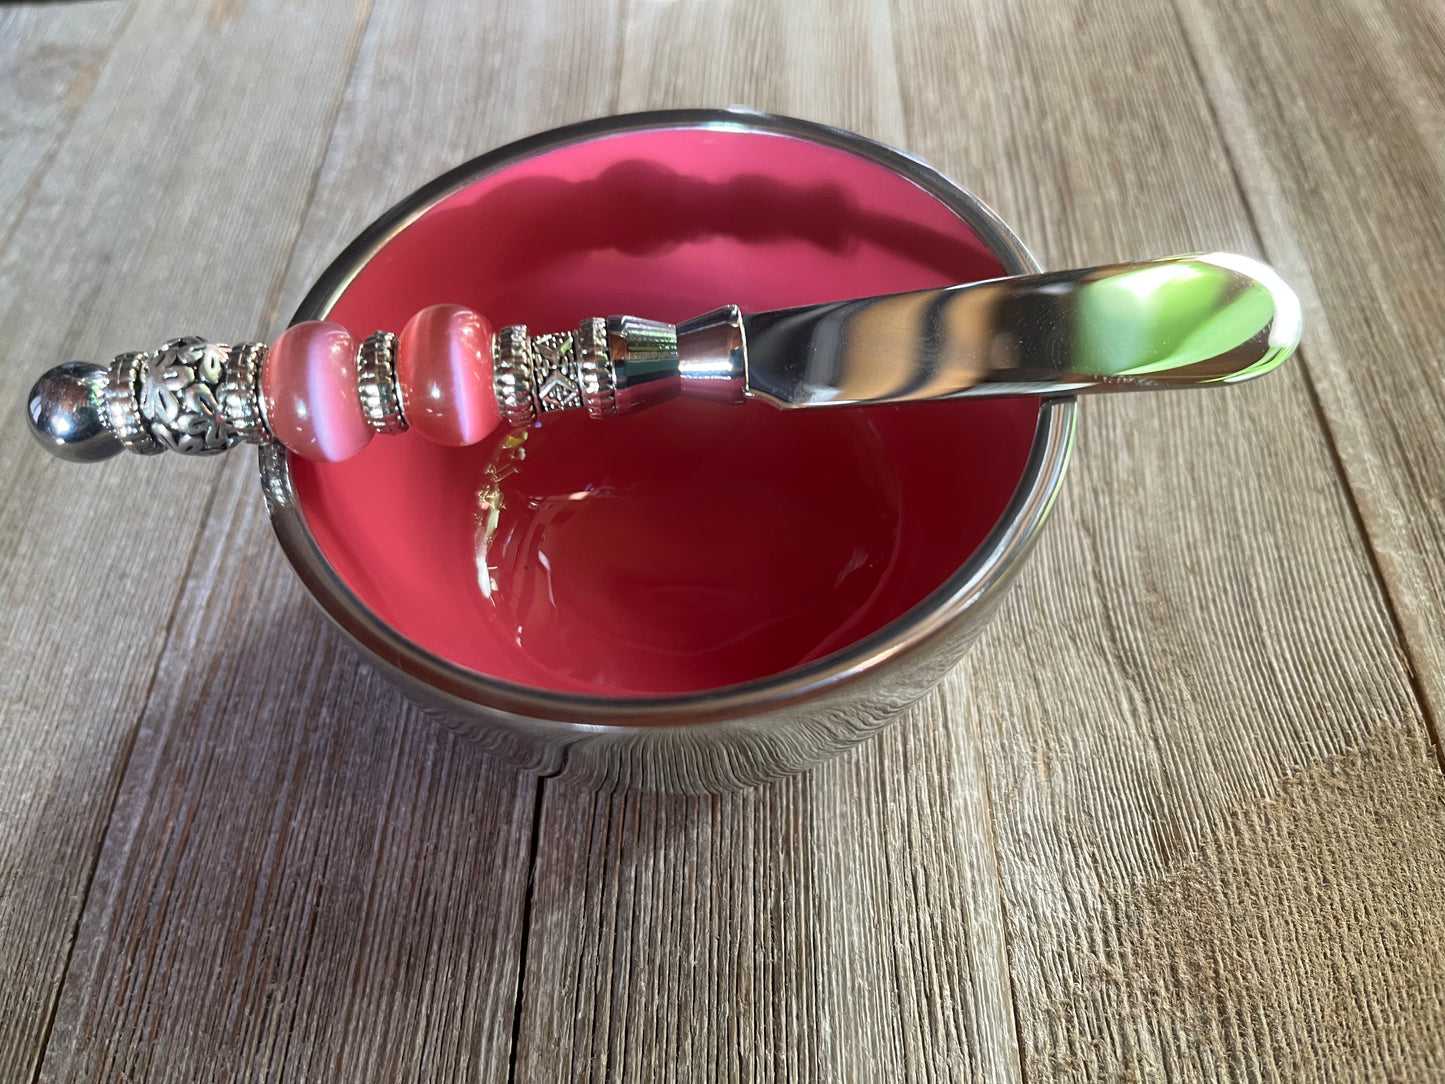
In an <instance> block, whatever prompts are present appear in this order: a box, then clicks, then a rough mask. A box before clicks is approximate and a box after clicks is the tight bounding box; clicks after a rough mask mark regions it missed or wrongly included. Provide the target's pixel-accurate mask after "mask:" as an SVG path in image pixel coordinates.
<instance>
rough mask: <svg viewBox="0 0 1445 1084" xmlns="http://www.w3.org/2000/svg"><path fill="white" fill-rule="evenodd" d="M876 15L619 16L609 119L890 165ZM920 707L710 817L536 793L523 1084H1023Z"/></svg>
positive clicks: (965, 858)
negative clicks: (617, 70) (621, 42)
mask: <svg viewBox="0 0 1445 1084" xmlns="http://www.w3.org/2000/svg"><path fill="white" fill-rule="evenodd" d="M889 18H890V14H889V9H888V6H887V5H886V4H879V3H871V2H866V0H865V2H857V3H850V4H848V5H845V6H844V7H843V8H841V9H840V8H839V6H838V5H834V4H791V5H759V4H740V3H732V4H715V5H702V6H691V5H686V4H653V3H635V4H632V5H631V6H630V8H629V14H628V21H627V35H626V44H625V47H624V52H623V63H622V82H621V88H622V89H621V95H620V100H619V108H620V109H621V110H623V111H632V110H638V109H654V108H666V107H675V106H686V105H699V104H708V105H716V104H719V103H728V102H739V103H742V104H746V105H750V106H754V107H757V108H764V109H768V110H772V111H777V112H783V113H791V114H794V115H800V116H805V117H808V118H810V119H815V120H822V121H826V122H832V123H835V124H840V125H843V126H846V127H849V128H852V129H854V130H862V131H864V132H867V133H870V134H872V135H875V136H878V137H881V138H884V139H888V140H890V141H892V142H895V143H896V142H901V141H902V139H901V137H902V132H901V130H900V122H901V110H900V106H901V103H900V99H899V97H898V81H897V73H896V71H895V69H894V66H893V54H892V36H891V31H890V29H889ZM945 714H946V709H945V706H944V702H943V700H941V699H940V698H939V697H937V696H935V697H931V698H930V699H929V700H928V701H927V702H926V703H925V704H924V705H923V706H921V707H920V708H918V709H916V710H915V711H914V712H913V713H912V715H911V716H910V720H909V722H908V723H906V724H904V725H903V726H901V727H900V728H899V729H897V730H896V731H894V732H892V733H890V734H889V735H888V736H887V737H886V738H885V739H882V740H880V741H879V742H877V743H876V744H873V745H870V746H869V747H868V749H866V750H865V751H864V752H863V753H862V754H861V755H860V756H859V757H858V758H856V759H855V760H849V761H845V762H843V763H840V764H833V765H828V766H825V767H823V768H822V769H820V770H818V771H816V772H814V773H812V774H810V775H808V776H807V777H806V778H803V779H798V780H792V781H790V782H788V783H786V784H781V785H778V786H774V787H767V788H763V789H760V790H757V791H754V792H750V793H747V794H738V795H729V796H726V797H717V798H692V799H685V798H667V797H657V796H640V795H635V794H619V795H608V794H604V795H595V794H589V793H586V792H583V791H580V790H578V789H576V788H575V787H572V786H569V785H564V784H562V783H560V782H557V781H547V782H546V783H544V790H543V806H542V808H543V812H542V818H541V821H540V824H539V834H538V840H537V865H536V870H535V873H534V882H535V888H534V893H533V904H532V917H531V923H530V930H529V933H530V936H529V939H528V944H527V956H526V973H525V979H526V983H525V990H524V994H523V1003H522V1015H521V1019H520V1023H521V1029H520V1035H519V1042H518V1049H517V1079H518V1080H556V1079H561V1080H578V1081H582V1080H588V1081H591V1080H597V1081H601V1080H639V1081H640V1080H647V1081H687V1080H698V1079H711V1078H716V1079H729V1080H749V1079H756V1080H769V1079H778V1080H820V1081H821V1080H858V1081H871V1080H889V1079H899V1078H902V1079H915V1080H1016V1079H1018V1073H1019V1067H1018V1058H1017V1043H1016V1041H1015V1038H1014V1034H1013V1026H1012V1008H1011V1004H1010V1000H1009V991H1008V978H1007V973H1006V970H1005V958H1004V953H1003V944H1002V940H1001V938H1002V926H1001V908H1000V901H999V895H998V892H999V886H998V882H997V877H996V872H995V861H994V858H993V856H992V852H991V848H990V845H989V840H988V835H987V831H986V828H985V825H986V821H987V812H986V810H985V808H984V806H983V803H982V799H983V787H982V782H981V778H980V776H979V762H978V759H977V756H976V750H974V749H972V748H967V747H965V748H958V747H956V746H955V745H954V743H953V741H952V739H951V737H950V734H949V732H948V730H947V729H946V727H945V726H944V724H943V720H944V716H945Z"/></svg>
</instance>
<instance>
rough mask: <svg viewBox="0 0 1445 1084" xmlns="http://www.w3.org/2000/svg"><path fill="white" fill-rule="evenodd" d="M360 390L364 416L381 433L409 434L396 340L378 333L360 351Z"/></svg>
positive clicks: (358, 360) (358, 352)
mask: <svg viewBox="0 0 1445 1084" xmlns="http://www.w3.org/2000/svg"><path fill="white" fill-rule="evenodd" d="M356 388H357V391H358V392H359V393H360V394H361V412H362V413H363V414H365V415H366V420H367V421H368V422H370V423H371V428H373V429H375V430H376V431H377V432H378V433H388V434H390V433H405V432H406V430H407V428H408V426H407V421H406V415H405V414H404V413H403V412H402V402H401V388H400V387H399V386H398V384H397V382H396V336H395V335H393V334H392V333H391V332H390V331H374V332H372V333H371V334H370V335H368V336H367V337H366V338H365V339H364V340H362V343H361V345H360V346H359V347H357V349H356Z"/></svg>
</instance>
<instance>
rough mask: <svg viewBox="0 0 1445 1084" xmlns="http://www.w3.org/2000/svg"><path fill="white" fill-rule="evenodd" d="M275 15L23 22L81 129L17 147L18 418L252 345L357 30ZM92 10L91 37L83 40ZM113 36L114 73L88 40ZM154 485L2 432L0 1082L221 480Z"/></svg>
mask: <svg viewBox="0 0 1445 1084" xmlns="http://www.w3.org/2000/svg"><path fill="white" fill-rule="evenodd" d="M272 6H273V5H269V4H265V3H259V4H254V5H252V8H251V9H250V11H249V12H248V13H247V14H246V15H245V16H243V17H238V18H236V19H234V20H233V21H230V22H217V21H216V19H215V18H214V13H212V12H207V11H197V10H195V8H194V6H193V5H189V4H181V3H175V4H166V3H150V4H144V5H138V6H137V8H136V10H135V12H134V13H133V14H132V15H131V16H130V17H129V18H128V19H127V20H124V25H123V27H122V26H121V23H120V22H118V21H117V19H116V12H115V9H114V8H111V7H106V6H102V7H94V8H93V7H91V6H90V5H85V6H84V7H81V6H73V7H72V6H66V7H64V8H60V7H47V8H46V9H44V10H40V9H35V10H31V11H27V12H25V13H24V16H23V18H24V20H25V23H26V25H27V26H30V27H33V28H35V33H36V35H37V36H36V37H35V38H34V39H33V40H34V43H35V45H36V47H37V48H39V49H42V50H44V49H47V48H54V49H57V50H60V52H58V53H57V54H56V55H57V58H58V59H56V60H55V63H56V64H59V65H61V66H64V65H66V64H68V63H70V62H72V61H73V62H74V63H75V64H76V69H75V71H73V72H71V73H70V74H71V75H72V77H73V79H74V80H75V81H73V82H72V83H70V84H69V85H70V86H72V87H73V88H74V95H75V97H74V99H73V100H71V101H69V102H64V101H62V102H59V103H52V105H51V107H50V108H51V109H52V114H51V115H52V116H53V118H54V122H55V123H56V124H57V125H59V126H60V128H61V129H63V128H64V127H65V126H66V125H67V124H68V125H69V128H68V134H66V136H65V137H64V138H63V139H59V141H58V142H55V143H54V145H53V146H51V147H45V146H44V140H43V137H40V136H25V135H23V134H22V135H21V137H20V145H21V147H22V148H23V147H24V145H25V144H26V140H27V139H29V140H31V150H30V151H29V152H26V153H27V154H28V156H29V160H30V161H31V162H32V173H31V180H28V181H26V183H25V184H24V185H23V186H22V193H23V195H22V198H20V199H19V200H18V202H15V203H13V204H12V205H13V206H14V207H15V208H16V212H17V215H18V217H17V218H16V219H15V221H14V223H13V225H12V227H11V228H10V229H9V230H7V232H6V237H7V241H6V242H5V245H4V248H3V252H0V403H9V404H11V408H10V409H15V406H16V405H17V404H19V403H20V401H21V399H22V396H23V394H24V392H25V391H26V389H27V388H28V387H29V385H30V383H31V382H32V381H33V380H34V378H35V377H36V376H37V375H38V373H39V371H40V370H41V369H43V368H45V367H47V366H50V365H53V364H55V363H57V362H60V361H64V360H66V359H67V358H70V357H76V356H79V357H105V356H108V353H109V352H114V351H116V350H119V349H123V348H126V347H135V346H141V345H143V344H146V343H153V342H155V341H156V339H155V337H156V336H157V335H158V334H164V333H165V332H170V333H172V334H173V333H175V331H176V330H177V329H178V327H183V326H185V325H186V324H187V323H189V322H190V321H192V320H195V321H197V322H198V323H200V324H203V325H209V326H211V327H214V328H215V329H216V331H217V333H218V334H220V335H226V334H233V333H235V332H238V331H241V330H243V329H244V330H251V329H254V327H255V322H256V319H257V317H258V315H259V313H260V310H261V304H260V295H263V294H264V292H265V290H266V288H267V286H268V285H269V284H270V282H271V281H272V280H274V278H275V277H276V275H277V274H278V272H279V270H280V261H281V258H282V255H283V253H284V251H285V247H286V245H287V243H288V242H289V239H290V237H291V236H292V234H293V233H294V231H295V229H296V226H297V224H298V222H299V219H300V214H301V209H302V205H303V199H304V193H305V189H306V185H307V180H308V178H309V176H310V173H311V171H312V170H313V169H314V168H315V163H316V162H317V161H318V160H319V158H320V154H321V151H322V149H323V146H324V144H323V141H322V140H323V137H324V132H325V127H326V122H327V119H328V117H329V108H330V105H329V103H332V102H334V101H335V100H336V98H337V96H338V94H339V91H340V84H341V79H342V77H343V76H344V73H345V57H346V52H347V50H346V39H347V35H348V33H349V32H350V28H349V24H347V23H346V22H345V20H343V21H342V24H341V25H339V27H337V28H336V29H335V30H334V31H332V30H328V29H326V28H325V27H320V26H315V27H313V26H312V25H311V23H309V22H308V23H304V24H299V25H304V26H305V27H306V30H305V36H307V37H309V38H310V39H311V41H310V47H311V48H316V49H318V50H319V51H320V54H321V55H320V57H319V58H318V57H312V56H310V55H307V56H306V63H297V61H298V60H299V59H300V56H301V52H300V50H299V49H298V48H297V47H296V44H295V42H294V41H293V42H292V43H290V44H289V45H286V44H282V45H278V44H277V43H276V42H275V40H274V37H275V35H274V30H273V29H272V26H273V24H272V22H271V19H272V14H271V13H270V12H269V11H268V9H269V8H270V7H272ZM85 11H92V12H93V13H94V18H96V19H98V20H100V23H99V24H98V25H94V26H93V27H92V29H91V30H90V31H88V32H87V33H85V34H79V31H80V30H81V28H82V25H83V24H82V22H81V20H83V19H84V18H85V15H84V12H85ZM52 19H54V20H56V21H54V22H51V20H52ZM315 21H316V22H318V23H319V22H323V21H324V22H327V23H329V24H332V25H334V24H335V23H336V20H335V16H334V13H333V15H332V16H331V18H330V19H328V20H320V19H317V20H315ZM41 26H46V27H47V29H45V30H41V29H39V28H40V27H41ZM67 26H68V27H71V28H72V29H73V30H75V31H76V32H77V34H79V36H78V37H77V38H76V39H75V40H76V42H77V46H76V48H77V50H78V51H75V52H73V53H66V52H65V51H64V50H61V47H60V41H61V39H62V38H63V36H64V34H65V33H66V31H65V30H64V27H67ZM111 29H115V30H118V31H119V36H118V37H117V39H116V40H115V41H114V43H113V45H112V46H111V47H110V50H109V53H108V55H105V56H104V57H103V58H102V53H101V52H100V51H97V50H98V48H99V47H98V46H97V45H96V44H95V40H94V39H95V37H97V36H104V35H105V34H107V33H109V32H110V30H111ZM87 42H88V43H89V44H86V43H87ZM47 43H48V44H47ZM263 58H270V59H274V60H277V61H278V62H281V63H287V64H291V65H292V66H293V67H294V68H295V69H296V70H297V71H298V72H299V73H300V74H299V75H297V76H296V77H295V80H294V81H293V82H292V84H291V92H290V93H289V94H288V95H287V96H286V97H285V98H284V99H283V98H281V97H277V99H276V100H275V101H272V102H268V103H266V105H265V106H264V107H262V108H249V109H247V108H244V107H243V106H242V105H241V103H240V101H239V99H238V98H237V97H236V95H234V94H233V93H232V90H231V87H232V86H234V85H236V84H238V83H242V82H244V81H245V80H247V79H248V78H249V77H250V75H251V73H253V72H254V71H255V70H257V68H258V66H259V65H260V64H261V63H262V60H263ZM198 73H204V76H201V75H199V74H198ZM14 74H15V76H16V77H19V78H22V79H24V78H28V77H27V76H26V75H25V71H24V70H23V69H17V70H16V71H15V73H14ZM37 78H38V80H39V82H38V83H37V84H34V85H33V86H31V87H30V89H28V90H26V91H24V92H23V93H17V95H16V100H22V99H24V98H26V97H27V95H30V94H32V93H36V94H42V95H43V94H44V93H47V91H46V90H45V88H47V87H48V88H50V90H51V91H55V90H58V89H60V87H61V86H62V85H66V84H65V77H64V75H63V74H62V73H60V72H57V71H55V70H52V69H51V68H49V67H44V68H43V69H42V71H41V72H40V73H39V75H38V76H37ZM92 81H93V84H94V89H93V90H92V91H91V92H90V93H89V94H88V96H87V95H86V94H85V93H84V91H85V86H86V84H87V83H90V82H92ZM66 93H67V94H68V93H70V92H69V91H67V92H66ZM318 107H319V109H320V117H321V121H320V123H317V122H316V121H315V120H314V119H313V114H314V112H315V111H316V110H317V109H318ZM32 109H33V112H32V115H33V116H34V117H37V118H38V117H39V116H40V115H41V114H42V113H44V111H45V107H44V106H43V105H41V104H38V103H37V104H35V105H34V106H33V107H32ZM22 112H23V111H22ZM8 146H9V144H8V143H7V147H8ZM260 148H264V153H265V156H264V157H258V156H257V153H258V149H260ZM37 152H38V154H39V158H38V159H37V158H36V153H37ZM22 157H24V155H22ZM47 157H49V159H50V160H49V162H48V164H47V162H46V161H45V160H46V158H47ZM6 161H7V162H9V161H10V159H9V154H8V150H7V154H6ZM18 165H19V163H18V162H17V168H18ZM6 168H7V169H8V168H9V167H8V166H7V167H6ZM248 297H249V298H252V299H253V300H251V301H250V302H249V303H248V301H247V298H248ZM8 416H9V417H12V418H16V417H17V415H8ZM157 469H158V468H157V466H156V465H155V464H152V463H143V462H137V461H132V462H116V463H112V464H109V465H107V467H105V468H92V469H90V470H84V469H78V468H76V467H74V466H70V465H67V464H62V463H58V462H53V461H50V460H48V459H47V458H46V457H45V456H44V455H43V454H42V453H40V452H39V450H38V449H37V448H36V447H35V445H34V444H33V443H32V442H31V440H30V438H29V437H28V436H27V435H26V434H25V432H24V430H23V428H22V427H20V426H19V425H16V424H7V425H4V426H0V644H4V648H3V665H0V749H3V752H0V823H3V825H4V830H3V832H0V974H4V975H5V976H6V980H7V981H5V982H4V983H0V1077H3V1078H4V1079H6V1080H28V1079H31V1077H32V1075H33V1066H34V1065H35V1063H36V1061H37V1060H38V1056H39V1044H40V1043H41V1042H42V1041H43V1036H44V1034H45V1031H46V1029H47V1027H48V1025H49V1020H50V1016H51V1012H52V1008H53V1005H54V1000H55V996H56V991H57V989H58V988H59V985H60V982H61V976H62V973H63V971H64V968H65V966H66V959H67V955H68V953H69V951H70V946H71V943H72V938H73V935H74V931H75V925H76V922H77V920H78V918H79V915H80V912H81V908H82V906H83V904H84V902H85V899H86V894H87V885H88V881H89V878H90V874H91V870H92V869H93V867H94V862H95V856H96V853H97V851H98V849H99V847H100V842H101V838H102V834H103V832H104V829H105V824H106V820H107V817H108V815H109V812H110V807H111V802H112V799H113V796H114V794H115V791H116V786H117V784H118V781H119V778H120V773H121V770H122V767H123V764H124V760H125V757H126V756H127V754H128V749H129V744H130V742H131V740H132V737H133V735H134V734H135V727H136V719H137V716H138V715H139V713H140V711H141V708H142V705H143V704H144V702H145V699H146V696H147V690H148V687H149V685H150V682H151V680H152V677H153V674H154V672H155V667H156V663H157V659H158V657H159V654H160V651H161V648H162V644H163V642H164V638H165V632H166V627H167V624H168V622H169V619H170V615H171V613H172V611H173V608H174V605H175V601H176V597H177V594H178V592H179V589H180V582H181V580H182V578H183V577H184V575H185V570H186V566H187V564H188V561H189V556H190V553H191V547H192V544H193V542H194V540H195V537H196V534H197V530H198V528H199V527H200V523H201V519H202V516H203V513H204V510H205V505H206V501H207V498H208V494H209V491H210V487H211V485H212V482H213V477H214V476H213V475H211V474H209V473H208V471H207V470H206V466H205V465H204V464H194V463H192V464H179V465H178V464H165V465H164V466H161V467H160V468H159V470H160V472H161V473H160V474H157V473H155V472H156V470H157ZM162 475H164V476H165V481H164V482H161V481H158V479H159V478H161V476H162Z"/></svg>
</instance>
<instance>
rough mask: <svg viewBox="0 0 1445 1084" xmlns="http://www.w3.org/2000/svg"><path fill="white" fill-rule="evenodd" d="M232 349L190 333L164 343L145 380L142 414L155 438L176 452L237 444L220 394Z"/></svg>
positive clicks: (210, 450) (198, 451)
mask: <svg viewBox="0 0 1445 1084" xmlns="http://www.w3.org/2000/svg"><path fill="white" fill-rule="evenodd" d="M227 357H228V351H227V350H226V348H225V347H224V346H218V345H217V344H215V343H210V342H207V341H206V340H205V339H201V338H197V337H196V336H193V335H188V336H186V337H185V338H181V339H172V340H171V341H170V342H168V343H165V344H163V345H162V346H161V348H160V349H159V350H157V351H156V352H155V354H154V355H153V356H152V357H151V359H150V364H149V365H148V366H147V367H146V371H145V373H144V375H143V377H142V379H141V388H140V412H141V417H142V418H144V419H145V422H146V427H147V428H148V429H149V430H150V433H151V436H152V437H154V438H155V439H156V440H157V441H159V442H160V443H161V444H163V445H165V446H166V447H167V448H169V449H171V450H172V451H176V452H182V453H184V454H186V455H214V454H216V453H217V452H224V451H225V450H226V449H227V448H229V447H230V446H231V445H232V444H235V443H236V434H235V433H234V432H232V431H231V428H230V426H228V425H227V424H226V421H225V419H224V418H223V417H222V416H221V404H220V400H219V398H218V392H219V390H220V386H221V380H222V378H223V376H224V370H225V365H226V360H227Z"/></svg>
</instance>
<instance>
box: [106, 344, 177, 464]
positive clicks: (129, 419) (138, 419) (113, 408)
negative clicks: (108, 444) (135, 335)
mask: <svg viewBox="0 0 1445 1084" xmlns="http://www.w3.org/2000/svg"><path fill="white" fill-rule="evenodd" d="M149 365H150V355H149V354H145V353H135V354H118V355H116V358H115V360H114V361H113V362H111V363H110V382H109V383H108V384H107V385H106V388H105V416H106V420H107V421H108V422H109V423H110V429H111V432H113V433H114V434H115V435H116V436H117V437H119V438H120V442H121V443H122V444H124V445H125V446H126V448H127V449H129V450H130V451H132V452H135V453H136V454H137V455H158V454H159V453H161V452H163V451H165V450H166V449H165V445H163V444H162V443H161V442H160V441H158V440H156V438H155V437H153V436H151V432H150V427H149V426H148V425H147V424H146V420H145V418H144V417H143V416H142V415H141V409H140V401H141V382H142V380H143V378H144V377H145V374H146V370H147V369H148V368H149Z"/></svg>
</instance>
